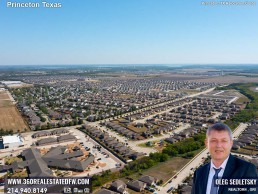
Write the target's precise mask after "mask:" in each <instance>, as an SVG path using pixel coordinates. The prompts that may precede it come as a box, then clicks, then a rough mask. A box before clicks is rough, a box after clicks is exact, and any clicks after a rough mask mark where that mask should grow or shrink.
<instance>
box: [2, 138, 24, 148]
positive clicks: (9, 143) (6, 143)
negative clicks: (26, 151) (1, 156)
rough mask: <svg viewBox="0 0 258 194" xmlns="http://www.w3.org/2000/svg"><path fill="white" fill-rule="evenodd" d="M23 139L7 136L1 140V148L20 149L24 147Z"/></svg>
mask: <svg viewBox="0 0 258 194" xmlns="http://www.w3.org/2000/svg"><path fill="white" fill-rule="evenodd" d="M22 143H23V141H22V137H21V136H20V135H6V136H2V139H0V144H1V145H2V146H0V148H2V149H5V148H12V147H19V146H20V145H22Z"/></svg>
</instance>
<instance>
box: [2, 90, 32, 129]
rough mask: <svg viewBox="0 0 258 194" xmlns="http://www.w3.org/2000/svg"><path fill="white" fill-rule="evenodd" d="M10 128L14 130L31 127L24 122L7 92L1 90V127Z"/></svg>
mask: <svg viewBox="0 0 258 194" xmlns="http://www.w3.org/2000/svg"><path fill="white" fill-rule="evenodd" d="M1 128H2V129H5V130H10V129H12V130H13V132H14V133H15V132H18V130H19V131H20V132H22V131H24V129H25V128H26V129H27V130H28V129H29V127H28V126H27V125H26V123H25V122H24V120H23V118H22V116H21V115H20V113H19V111H18V110H17V109H16V107H15V105H13V103H12V102H11V100H10V99H9V96H8V94H7V93H6V92H0V129H1Z"/></svg>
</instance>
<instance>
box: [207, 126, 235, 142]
mask: <svg viewBox="0 0 258 194" xmlns="http://www.w3.org/2000/svg"><path fill="white" fill-rule="evenodd" d="M211 131H227V132H228V134H229V137H230V139H231V140H233V136H232V131H231V129H230V128H229V126H227V125H226V124H223V123H215V124H214V125H212V126H210V127H209V128H208V129H207V132H206V136H209V134H210V132H211Z"/></svg>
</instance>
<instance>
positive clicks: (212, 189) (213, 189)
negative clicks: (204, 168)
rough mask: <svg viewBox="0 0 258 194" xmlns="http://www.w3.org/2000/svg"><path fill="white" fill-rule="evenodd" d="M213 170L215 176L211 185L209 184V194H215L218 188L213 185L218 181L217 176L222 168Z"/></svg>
mask: <svg viewBox="0 0 258 194" xmlns="http://www.w3.org/2000/svg"><path fill="white" fill-rule="evenodd" d="M213 169H214V170H215V174H214V176H213V179H212V183H211V194H217V193H218V186H217V185H215V180H216V179H218V174H219V172H220V170H221V169H222V168H219V169H216V168H213Z"/></svg>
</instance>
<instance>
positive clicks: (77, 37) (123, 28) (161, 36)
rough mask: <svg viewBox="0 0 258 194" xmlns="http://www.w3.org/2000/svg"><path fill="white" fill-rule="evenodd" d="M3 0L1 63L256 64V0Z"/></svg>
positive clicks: (1, 2)
mask: <svg viewBox="0 0 258 194" xmlns="http://www.w3.org/2000/svg"><path fill="white" fill-rule="evenodd" d="M7 2H8V0H1V1H0V65H43V64H258V25H257V24H258V1H257V2H256V1H252V2H255V3H256V5H238V6H237V5H202V2H210V1H199V0H51V1H47V2H57V3H61V4H62V7H61V8H44V7H43V5H42V3H41V2H42V1H40V0H16V1H15V0H14V1H9V2H38V3H40V6H41V7H40V8H10V7H9V8H7V6H6V4H7ZM215 2H220V1H215ZM229 2H234V1H229ZM238 2H239V1H238ZM240 2H241V1H240ZM242 2H245V1H242ZM249 2H251V1H249Z"/></svg>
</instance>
